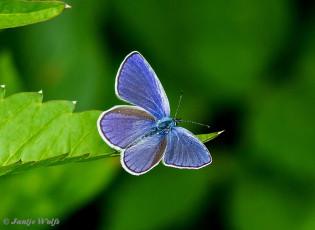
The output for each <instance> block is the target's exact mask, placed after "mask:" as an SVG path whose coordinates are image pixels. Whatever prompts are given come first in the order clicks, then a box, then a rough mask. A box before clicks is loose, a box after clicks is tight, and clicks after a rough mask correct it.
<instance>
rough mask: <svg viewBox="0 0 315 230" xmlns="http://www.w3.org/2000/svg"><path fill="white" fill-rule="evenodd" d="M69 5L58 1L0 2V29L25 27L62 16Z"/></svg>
mask: <svg viewBox="0 0 315 230" xmlns="http://www.w3.org/2000/svg"><path fill="white" fill-rule="evenodd" d="M69 7H70V6H68V5H67V4H65V3H63V2H58V1H19V0H2V1H0V29H5V28H12V27H18V26H25V25H28V24H33V23H37V22H41V21H46V20H49V19H51V18H53V17H56V16H57V15H59V14H61V13H62V11H63V10H64V9H66V8H69Z"/></svg>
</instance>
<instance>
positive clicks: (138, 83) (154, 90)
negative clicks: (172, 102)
mask: <svg viewBox="0 0 315 230" xmlns="http://www.w3.org/2000/svg"><path fill="white" fill-rule="evenodd" d="M116 94H117V96H118V97H119V98H121V99H123V100H125V101H127V102H129V103H132V104H134V105H137V106H140V107H141V108H143V109H145V110H147V111H148V112H149V113H151V114H152V115H153V116H155V117H156V118H158V119H161V118H163V117H169V116H170V106H169V102H168V99H167V96H166V94H165V91H164V89H163V87H162V85H161V83H160V81H159V79H158V78H157V76H156V74H155V73H154V71H153V69H152V68H151V66H150V65H149V63H148V62H147V61H146V60H145V59H144V57H142V56H141V54H139V53H138V52H132V53H131V54H129V55H128V56H127V57H126V58H125V60H124V61H123V63H122V64H121V66H120V68H119V70H118V73H117V77H116Z"/></svg>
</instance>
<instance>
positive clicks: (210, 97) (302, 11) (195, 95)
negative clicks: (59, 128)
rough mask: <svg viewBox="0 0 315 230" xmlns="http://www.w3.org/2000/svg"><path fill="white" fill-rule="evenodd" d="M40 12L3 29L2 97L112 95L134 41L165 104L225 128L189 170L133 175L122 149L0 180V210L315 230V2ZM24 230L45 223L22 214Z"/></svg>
mask: <svg viewBox="0 0 315 230" xmlns="http://www.w3.org/2000/svg"><path fill="white" fill-rule="evenodd" d="M67 3H68V4H70V5H71V6H72V9H71V10H66V11H65V12H64V13H63V14H61V15H60V16H58V17H57V18H54V19H52V20H50V21H47V22H43V23H38V24H34V25H30V26H26V27H20V28H15V29H7V30H2V31H0V80H1V82H0V84H6V88H7V95H9V94H12V93H15V92H19V91H39V90H41V89H43V91H44V100H45V101H47V100H56V99H67V100H76V101H78V103H77V108H76V111H83V110H91V109H98V110H107V109H109V108H110V107H112V106H114V105H117V104H123V102H121V101H119V100H118V99H117V98H116V96H115V91H114V81H115V76H116V72H117V70H118V67H119V65H120V63H121V62H122V61H123V59H124V57H125V56H126V55H127V54H128V53H130V52H131V51H134V50H138V51H139V52H141V54H142V55H143V56H144V57H145V58H146V59H147V60H148V62H149V63H150V64H151V66H152V67H153V69H154V70H155V72H156V73H157V75H158V76H159V78H160V80H161V82H162V84H163V86H164V88H165V91H166V93H167V95H168V97H169V101H170V104H171V108H172V111H173V114H174V111H175V108H176V106H177V102H178V97H179V94H180V91H181V90H184V97H183V101H182V105H181V108H180V111H179V116H180V117H182V118H184V119H186V120H193V121H198V122H202V123H206V124H209V125H210V126H211V130H210V131H209V130H208V129H206V128H204V127H199V126H195V125H191V124H182V126H184V127H186V128H188V129H190V130H191V131H193V132H194V133H196V134H198V133H207V132H211V131H219V130H223V129H224V130H226V131H225V133H223V134H222V135H221V136H219V137H218V138H216V139H215V140H213V141H211V142H209V143H208V144H207V147H208V148H209V150H210V152H211V154H212V157H213V163H212V164H211V165H210V166H208V167H206V168H203V169H200V170H179V169H174V168H167V167H165V166H162V165H159V166H158V167H156V168H154V170H152V171H150V172H149V173H147V174H145V175H142V176H140V177H135V176H132V175H129V174H128V173H126V172H125V171H124V170H123V169H122V167H121V166H120V162H119V158H113V159H103V160H98V161H96V162H90V163H75V164H71V165H64V166H55V167H48V168H41V169H37V170H33V171H30V172H26V173H21V174H15V175H9V176H3V177H1V178H0V204H1V205H0V229H9V228H10V227H11V228H14V229H15V228H16V227H17V226H5V225H4V224H2V220H3V219H4V218H9V219H12V218H20V219H27V218H33V219H37V218H58V219H59V220H60V224H59V225H58V226H55V229H69V228H73V229H75V228H85V229H110V230H111V229H115V230H119V229H140V230H141V229H146V230H147V229H154V230H156V229H200V228H203V227H205V226H208V227H209V228H211V229H235V230H238V229H244V230H252V229H264V230H265V229H277V230H278V229H302V230H308V229H315V154H314V149H315V148H314V147H315V142H314V140H313V139H314V137H315V129H314V124H315V119H314V112H315V106H314V105H315V14H314V13H315V8H314V6H315V4H314V1H307V0H303V1H298V0H291V1H289V0H276V1H274V0H261V1H260V0H258V1H248V0H228V1H215V0H211V1H200V0H197V1H177V0H176V1H165V0H160V1H157V0H156V1H134V0H133V1H131V0H124V1H122V0H117V1H106V0H94V1H83V0H76V1H71V0H70V1H68V2H67ZM31 228H32V229H50V228H51V226H47V225H32V226H31Z"/></svg>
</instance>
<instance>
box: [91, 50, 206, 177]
mask: <svg viewBox="0 0 315 230" xmlns="http://www.w3.org/2000/svg"><path fill="white" fill-rule="evenodd" d="M115 90H116V95H117V96H118V98H119V99H121V100H123V101H126V102H128V103H131V104H134V105H136V106H130V105H119V106H114V107H113V108H111V109H109V110H107V111H105V112H103V113H102V114H101V115H100V117H99V119H98V121H97V127H98V131H99V133H100V135H101V137H102V138H103V139H104V141H105V142H106V143H107V144H108V145H109V146H111V147H112V148H114V149H117V150H119V151H121V164H122V166H123V167H124V169H125V170H126V171H127V172H129V173H131V174H133V175H141V174H143V173H146V172H148V171H149V170H151V169H152V168H153V167H155V166H156V165H157V164H158V163H159V162H160V161H161V160H162V161H163V163H164V165H166V166H170V167H175V168H187V169H199V168H202V167H204V166H206V165H208V164H210V163H211V156H210V152H209V151H208V149H207V148H206V146H205V145H204V144H203V143H202V142H201V141H200V140H199V139H198V138H197V137H196V136H195V135H194V134H192V133H191V132H189V131H188V130H187V129H184V128H182V127H178V126H177V124H178V122H179V121H180V120H178V119H176V118H170V105H169V102H168V99H167V96H166V94H165V91H164V89H163V87H162V85H161V83H160V81H159V79H158V78H157V76H156V74H155V73H154V71H153V69H152V68H151V66H150V65H149V63H148V62H147V61H146V60H145V59H144V57H142V55H141V54H140V53H139V52H132V53H130V54H129V55H128V56H127V57H126V58H125V60H124V61H123V62H122V64H121V65H120V68H119V70H118V73H117V76H116V85H115Z"/></svg>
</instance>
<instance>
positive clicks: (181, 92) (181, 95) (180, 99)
mask: <svg viewBox="0 0 315 230" xmlns="http://www.w3.org/2000/svg"><path fill="white" fill-rule="evenodd" d="M183 93H184V91H183V90H182V91H180V96H179V102H178V106H177V109H176V112H175V117H176V115H177V112H178V109H179V106H180V102H181V101H182V97H183Z"/></svg>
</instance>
